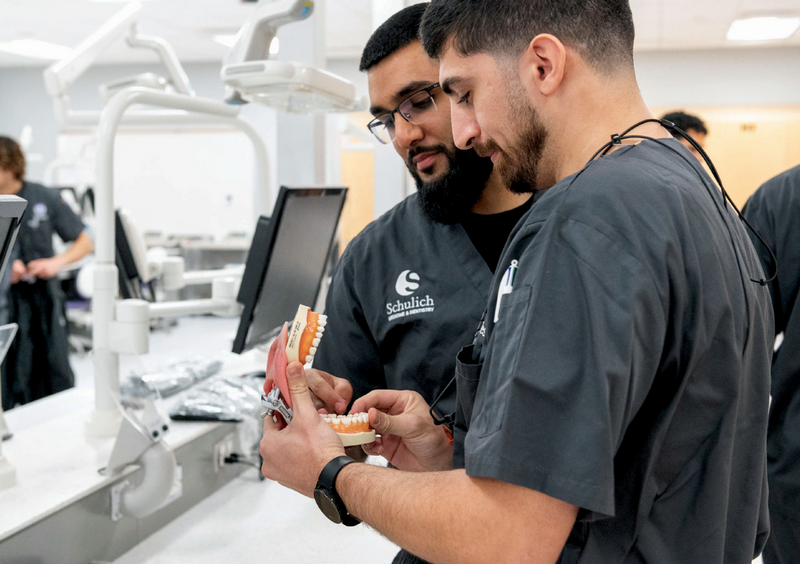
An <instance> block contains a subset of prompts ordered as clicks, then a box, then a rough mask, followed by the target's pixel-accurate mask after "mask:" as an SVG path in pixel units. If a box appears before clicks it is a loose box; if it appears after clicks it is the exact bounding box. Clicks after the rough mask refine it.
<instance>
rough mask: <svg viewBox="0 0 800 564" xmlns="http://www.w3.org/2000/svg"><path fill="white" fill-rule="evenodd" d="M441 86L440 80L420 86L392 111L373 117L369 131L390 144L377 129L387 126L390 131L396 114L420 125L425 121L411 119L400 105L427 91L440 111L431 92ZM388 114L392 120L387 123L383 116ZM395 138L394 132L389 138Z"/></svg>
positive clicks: (386, 143) (379, 139)
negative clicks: (401, 109) (423, 86)
mask: <svg viewBox="0 0 800 564" xmlns="http://www.w3.org/2000/svg"><path fill="white" fill-rule="evenodd" d="M440 86H441V84H439V83H438V82H434V83H433V84H431V85H430V86H426V87H425V88H420V89H419V90H417V91H416V92H414V93H413V94H409V95H408V97H407V98H405V99H404V100H403V101H402V102H400V103H399V104H398V105H397V107H396V108H395V109H393V110H392V111H390V112H386V113H385V114H381V115H379V116H375V119H373V120H372V121H370V122H369V123H368V124H367V129H369V132H370V133H372V135H374V136H375V138H376V139H377V140H378V141H379V142H381V143H383V144H384V145H388V144H389V142H387V141H384V140H383V138H382V136H381V135H380V134H379V133H377V132H376V131H375V130H376V129H377V128H380V127H384V128H386V130H387V131H388V130H389V123H392V124H394V114H400V116H401V117H402V118H403V119H404V120H406V122H408V123H413V124H414V125H419V124H420V123H423V122H421V121H411V119H410V115H408V116H407V115H405V114H404V113H403V112H401V111H400V106H402V105H403V104H405V103H406V102H408V101H409V100H411V98H413V97H414V96H416V95H418V94H420V93H421V92H425V93H426V94H427V95H428V97H430V98H431V102H433V107H434V110H437V111H438V108H437V107H436V101H435V100H434V99H433V94H431V92H432V91H433V90H436V89H437V88H439V87H440ZM386 116H390V117H391V122H389V123H387V122H384V121H382V120H381V118H385V117H386ZM395 138H396V136H395V135H393V134H390V135H389V139H390V141H394V140H395Z"/></svg>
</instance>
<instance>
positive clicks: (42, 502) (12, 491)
mask: <svg viewBox="0 0 800 564" xmlns="http://www.w3.org/2000/svg"><path fill="white" fill-rule="evenodd" d="M237 323H238V320H234V319H220V318H212V317H195V318H188V319H181V320H180V322H179V324H178V326H177V327H175V328H173V329H172V330H171V331H169V332H162V333H153V334H152V335H151V340H150V351H151V352H150V354H148V355H145V356H139V357H121V359H120V374H122V375H125V374H128V373H130V372H131V371H137V372H142V371H144V370H148V371H150V370H155V369H158V368H161V367H164V366H165V365H167V364H169V363H171V362H175V361H177V360H181V359H186V358H192V357H201V356H202V357H205V358H209V357H212V356H213V357H216V358H220V359H222V360H223V363H224V364H223V369H222V372H223V373H226V374H234V373H242V372H246V371H249V370H253V369H257V368H259V367H262V366H263V364H264V361H265V355H263V353H260V352H258V351H251V352H250V353H247V354H245V355H241V356H239V355H233V354H232V353H229V352H227V351H230V347H231V342H232V339H233V336H234V334H235V330H236V326H237ZM72 365H73V369H74V370H75V374H76V388H74V389H72V390H69V391H66V392H62V393H60V394H56V395H54V396H50V397H48V398H45V399H42V400H39V401H36V402H33V403H31V404H28V405H26V406H21V407H17V408H15V409H13V410H10V411H8V412H6V414H5V418H6V423H7V425H8V427H9V429H10V430H11V432H12V433H14V438H13V439H12V440H11V441H7V442H5V443H3V447H2V449H3V450H2V453H3V455H4V456H6V458H7V459H8V460H9V461H10V462H11V463H12V464H13V465H14V467H15V468H16V471H17V484H16V485H15V486H13V487H11V488H9V489H7V490H2V491H0V507H13V508H15V510H14V511H13V512H11V511H8V512H7V511H0V540H2V539H3V538H7V537H9V536H11V535H13V534H14V533H15V532H16V531H19V530H21V529H23V528H25V527H26V526H27V525H29V524H30V523H31V522H33V521H35V520H37V519H40V518H41V517H42V516H43V515H47V514H51V513H54V512H55V511H57V510H58V509H59V508H61V507H64V506H66V505H68V504H69V503H71V502H72V501H73V500H74V499H76V498H77V497H80V496H81V495H85V494H86V493H87V492H90V491H96V490H98V489H100V488H102V487H104V486H105V485H107V484H108V483H109V482H110V481H113V480H117V479H119V478H120V475H119V474H118V475H115V476H113V477H106V476H103V475H101V474H99V473H98V469H99V468H100V467H102V466H103V465H104V464H105V463H106V462H107V460H108V457H109V455H110V452H111V448H112V446H113V442H114V439H95V438H90V437H88V436H87V435H86V433H85V432H84V422H85V421H86V420H87V419H88V417H89V413H90V411H91V409H92V406H93V401H94V399H93V398H94V391H93V378H92V361H91V354H89V355H87V356H85V357H75V358H73V359H72ZM162 415H164V416H166V413H165V411H164V406H162ZM214 425H219V423H194V422H192V423H187V422H179V421H172V422H171V423H170V432H169V433H168V435H166V436H165V438H164V440H165V442H167V444H169V445H170V446H172V447H173V448H176V447H178V446H180V445H182V444H185V443H186V442H188V441H190V440H192V438H193V437H195V436H197V435H199V434H202V433H204V432H208V426H214ZM32 445H33V446H32ZM31 448H33V449H34V450H35V451H34V452H31V450H30V449H31ZM23 450H24V452H23ZM130 471H133V470H132V469H131V470H128V472H130ZM397 550H398V549H397V547H396V546H395V545H394V544H393V543H391V542H390V541H388V540H387V539H385V538H384V537H382V536H381V535H379V534H378V533H377V532H375V531H374V530H372V529H370V528H368V527H366V526H365V525H360V526H358V527H355V528H352V529H350V528H346V527H342V526H341V525H334V524H333V523H331V522H330V521H328V520H327V519H326V518H325V517H324V516H323V515H322V513H321V512H320V511H319V509H317V507H316V504H315V503H314V501H313V500H311V499H308V498H305V497H304V496H301V495H300V494H297V493H295V492H293V491H291V490H288V489H287V488H284V487H283V486H281V485H280V484H277V483H275V482H270V481H268V480H265V481H259V480H258V473H257V471H256V470H255V468H253V469H252V470H246V471H245V472H243V473H242V474H241V475H240V476H238V477H237V478H235V479H234V480H233V481H232V482H230V483H228V484H227V485H225V486H224V487H222V488H221V489H220V490H218V491H217V492H215V493H214V494H212V495H211V496H209V497H208V498H206V499H205V500H203V501H202V502H200V503H199V504H197V505H196V506H194V507H193V508H192V509H190V510H189V511H187V512H186V513H184V514H183V515H181V516H180V517H178V518H177V519H175V520H174V521H172V522H171V523H170V524H168V525H167V526H165V527H164V528H162V529H160V530H159V531H157V532H156V533H154V534H153V535H151V536H150V537H148V538H147V539H145V540H144V541H143V542H141V543H139V544H138V545H136V546H135V547H134V548H133V549H131V550H130V551H128V552H127V553H125V554H124V555H123V556H122V557H120V558H119V559H117V560H116V561H115V563H116V564H161V563H167V562H169V563H174V564H181V563H184V562H185V563H187V564H189V563H192V564H204V563H208V564H217V563H224V562H237V563H246V562H254V563H255V562H270V563H281V562H284V563H302V562H315V563H318V562H327V563H338V562H342V563H345V562H347V563H358V562H371V563H381V562H386V563H388V562H391V561H392V558H393V556H394V554H395V553H396V552H397Z"/></svg>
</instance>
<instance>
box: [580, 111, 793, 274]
mask: <svg viewBox="0 0 800 564" xmlns="http://www.w3.org/2000/svg"><path fill="white" fill-rule="evenodd" d="M645 123H657V124H659V125H660V126H661V127H663V128H664V129H666V130H667V131H669V132H670V133H672V134H673V136H674V134H678V135H679V136H681V137H682V138H683V139H686V141H688V143H689V144H690V145H691V146H692V147H693V148H694V149H695V150H696V151H697V152H698V153H699V154H700V156H701V157H702V158H703V161H704V162H705V163H706V165H708V169H709V170H710V171H711V174H712V175H713V176H714V180H715V181H716V182H717V185H718V186H719V189H720V191H721V192H722V203H723V205H724V204H725V203H726V202H727V203H728V204H730V206H731V207H732V208H733V209H734V210H735V211H736V215H737V216H739V219H740V220H741V221H742V222H743V223H744V224H745V225H746V226H747V228H748V229H750V231H752V232H753V234H754V235H755V236H756V237H757V238H758V240H759V241H761V244H762V245H764V247H765V248H766V249H767V251H769V254H770V257H772V263H773V265H774V271H773V273H772V276H770V277H769V278H766V279H765V278H758V279H757V278H750V281H751V282H755V283H756V284H760V285H762V286H766V285H767V284H769V283H770V282H772V281H773V280H775V279H776V278H777V276H778V258H777V257H776V256H775V253H774V252H773V251H772V249H771V248H770V246H769V245H767V242H766V241H764V239H763V237H761V235H760V234H759V233H758V231H756V230H755V228H754V227H753V226H752V225H750V222H748V221H747V220H746V219H745V218H744V216H743V215H742V212H740V211H739V208H737V207H736V204H734V203H733V200H732V199H731V197H730V196H729V195H728V192H727V191H726V190H725V187H724V186H723V184H722V179H721V178H720V177H719V173H718V172H717V168H716V167H715V166H714V163H713V162H711V158H709V156H708V154H707V153H706V152H705V151H704V150H703V148H702V147H701V146H700V145H699V144H698V143H697V141H695V140H694V139H692V136H691V135H689V134H688V133H686V132H685V131H684V130H683V129H681V128H680V127H678V126H677V125H675V124H674V123H672V122H671V121H668V120H665V119H656V118H649V119H645V120H642V121H640V122H639V123H637V124H635V125H632V126H631V127H629V128H628V129H626V130H625V131H623V132H622V133H619V134H616V133H615V134H613V135H612V136H611V140H610V141H609V142H608V143H606V144H605V145H603V146H602V147H600V149H598V150H597V152H596V153H595V154H594V155H592V158H591V159H589V162H592V161H593V160H595V159H596V158H597V157H598V156H603V155H606V154H607V153H608V152H609V151H610V150H611V148H612V147H615V146H619V145H622V142H623V141H625V140H626V139H646V140H650V141H658V140H657V139H655V138H653V137H648V136H646V135H629V133H630V132H631V131H633V130H634V129H636V128H637V127H639V126H641V125H644V124H645Z"/></svg>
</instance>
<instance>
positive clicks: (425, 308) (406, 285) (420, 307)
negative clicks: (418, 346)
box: [386, 270, 434, 321]
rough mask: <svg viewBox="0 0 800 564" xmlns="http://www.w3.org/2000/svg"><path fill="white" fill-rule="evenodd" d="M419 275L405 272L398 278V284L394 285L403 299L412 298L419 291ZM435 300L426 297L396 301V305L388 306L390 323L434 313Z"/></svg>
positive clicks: (387, 313)
mask: <svg viewBox="0 0 800 564" xmlns="http://www.w3.org/2000/svg"><path fill="white" fill-rule="evenodd" d="M418 282H419V274H417V273H416V272H411V271H410V270H404V271H403V272H401V273H400V276H398V277H397V282H395V284H394V289H395V292H397V293H398V294H400V295H401V296H403V297H408V296H411V295H412V294H413V293H414V292H416V291H417V290H418V289H419V284H418ZM433 308H434V305H433V298H431V297H430V296H428V295H426V296H425V297H424V298H419V297H417V296H413V297H411V298H410V299H408V300H406V301H400V300H396V301H395V302H394V303H391V302H390V303H387V304H386V315H388V316H389V321H392V320H393V319H398V318H400V317H409V316H411V315H418V314H422V313H432V312H433Z"/></svg>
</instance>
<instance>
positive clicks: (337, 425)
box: [261, 305, 375, 446]
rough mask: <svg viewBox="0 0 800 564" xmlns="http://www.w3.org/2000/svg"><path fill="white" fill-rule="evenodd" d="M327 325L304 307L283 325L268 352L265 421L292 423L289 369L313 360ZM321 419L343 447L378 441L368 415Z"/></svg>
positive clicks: (322, 316) (320, 315)
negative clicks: (298, 362)
mask: <svg viewBox="0 0 800 564" xmlns="http://www.w3.org/2000/svg"><path fill="white" fill-rule="evenodd" d="M327 323H328V318H327V316H325V315H322V314H319V313H315V312H313V311H311V309H310V308H309V307H307V306H304V305H301V306H299V307H298V308H297V315H295V316H294V321H292V323H291V325H290V324H288V323H284V325H283V329H281V332H280V334H279V335H278V338H277V339H275V341H274V342H273V343H272V346H270V349H269V356H268V358H267V370H266V372H267V380H266V382H264V395H262V396H261V405H263V406H264V407H265V408H266V411H265V412H264V413H263V414H262V417H266V416H267V415H270V416H272V420H273V421H275V422H276V423H277V422H278V421H279V420H283V421H284V422H285V423H286V424H288V423H289V422H290V421H291V420H292V416H293V413H292V396H291V394H290V393H289V379H288V378H287V376H286V367H287V366H288V365H289V363H290V362H294V361H296V360H301V359H302V362H304V363H306V364H308V363H310V362H311V361H312V360H314V355H315V354H316V353H317V347H318V346H319V342H320V339H322V334H323V333H324V331H325V326H326V325H327ZM320 416H321V417H322V418H323V419H324V420H325V422H326V423H328V424H329V425H330V426H331V427H332V428H333V430H334V431H336V433H337V434H338V435H339V438H340V439H341V440H342V444H344V446H355V445H362V444H367V443H371V442H373V441H374V440H375V431H373V430H372V429H370V428H369V419H368V418H367V414H366V413H356V414H352V415H328V414H320Z"/></svg>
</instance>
